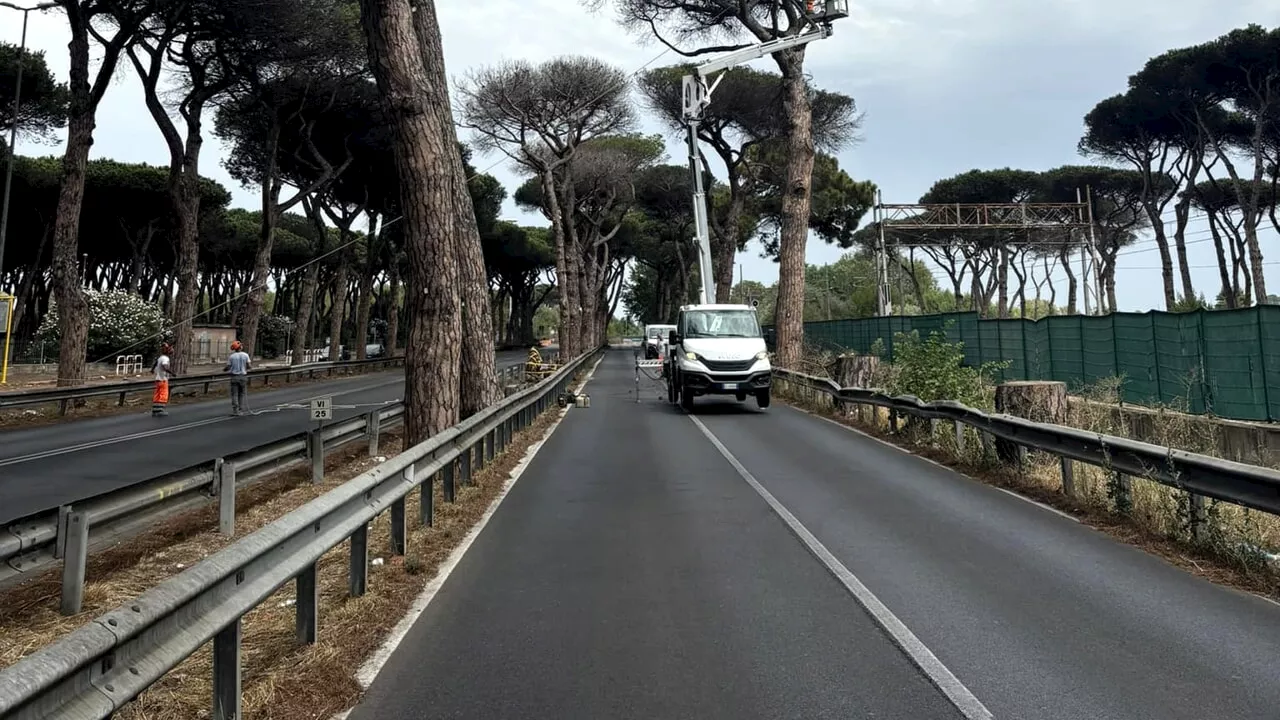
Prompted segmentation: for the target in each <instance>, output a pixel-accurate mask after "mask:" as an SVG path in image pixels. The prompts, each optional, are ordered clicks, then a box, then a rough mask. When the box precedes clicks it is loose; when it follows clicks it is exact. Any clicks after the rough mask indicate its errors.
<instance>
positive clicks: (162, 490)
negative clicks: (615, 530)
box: [0, 364, 527, 614]
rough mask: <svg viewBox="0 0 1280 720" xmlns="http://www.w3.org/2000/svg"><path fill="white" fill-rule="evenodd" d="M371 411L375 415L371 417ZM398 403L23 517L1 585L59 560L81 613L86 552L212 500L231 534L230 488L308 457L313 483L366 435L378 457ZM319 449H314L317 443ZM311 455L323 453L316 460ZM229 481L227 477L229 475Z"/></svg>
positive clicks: (5, 540) (518, 370) (521, 375)
mask: <svg viewBox="0 0 1280 720" xmlns="http://www.w3.org/2000/svg"><path fill="white" fill-rule="evenodd" d="M497 375H498V381H499V383H500V384H501V385H502V386H503V388H504V391H505V392H510V391H511V390H512V388H513V387H518V385H514V384H516V383H525V382H527V377H526V374H525V366H524V364H519V365H510V366H508V367H505V368H502V369H500V370H499V371H498V374H497ZM375 414H376V417H375ZM403 414H404V407H403V405H402V404H401V403H398V402H397V403H387V404H386V405H384V406H383V407H380V408H378V409H377V410H375V411H371V412H368V413H364V414H362V415H360V416H358V417H354V418H350V419H347V420H343V421H340V422H336V423H333V424H332V425H328V426H326V427H324V428H323V429H321V430H310V431H308V432H304V433H299V434H297V435H293V436H291V437H288V438H284V439H282V440H277V441H275V442H270V443H266V444H264V445H260V446H257V447H254V448H252V449H250V450H246V451H244V452H242V453H238V454H236V455H232V456H228V457H225V458H217V459H213V460H207V461H204V462H200V463H196V464H194V465H191V466H190V467H187V468H184V469H182V470H179V471H176V472H173V473H169V474H166V475H162V476H159V477H154V478H149V479H147V480H143V481H142V482H139V483H137V484H134V485H129V486H127V487H123V488H119V489H116V490H112V491H110V492H106V493H102V494H100V495H96V496H93V497H89V498H85V499H83V500H79V501H76V502H74V503H71V504H69V505H63V506H61V507H59V508H57V509H50V510H46V511H44V512H40V513H36V514H34V515H28V516H26V517H24V518H20V519H17V520H14V521H11V522H10V523H8V524H7V525H6V526H5V527H3V528H0V588H3V587H7V586H9V585H12V584H14V583H19V582H22V581H23V580H25V579H27V578H30V577H34V576H35V575H38V574H40V573H42V572H44V571H46V570H48V569H49V568H50V567H53V566H55V565H57V564H58V562H59V561H62V565H63V573H62V603H61V607H62V611H63V613H64V614H75V613H77V612H79V611H80V606H81V601H82V598H83V594H84V579H85V565H86V562H87V558H88V555H89V553H90V551H92V550H96V549H99V548H101V547H104V546H107V545H110V544H112V543H114V542H117V541H119V540H121V539H124V538H127V537H128V536H130V535H131V534H136V532H137V531H140V530H143V529H145V528H147V527H148V526H150V525H151V524H153V523H155V522H157V521H162V520H164V519H165V518H168V517H172V516H173V515H175V514H178V513H182V512H186V511H188V510H190V509H192V508H195V507H199V506H201V505H203V504H206V503H208V502H210V501H217V502H218V503H219V505H220V506H221V512H220V516H221V523H220V525H221V529H222V531H223V532H224V533H226V534H233V533H234V522H235V490H236V488H241V487H245V486H246V485H248V484H251V483H253V482H256V481H258V480H261V479H264V478H267V477H270V476H272V475H274V474H276V473H278V472H281V471H283V470H287V469H291V468H293V467H295V466H297V465H300V464H303V463H305V462H307V461H308V460H310V461H311V464H312V480H313V482H321V481H323V480H324V462H323V458H324V456H325V454H327V453H330V452H332V451H334V450H336V449H338V448H340V447H344V446H346V445H348V444H350V443H352V442H356V441H358V440H363V439H366V438H367V439H368V440H369V454H370V456H373V455H376V454H377V447H378V435H379V432H380V430H381V429H385V428H390V427H394V426H396V425H399V424H400V423H401V422H402V416H403ZM317 442H320V443H321V445H320V446H319V447H320V453H319V454H318V455H317V454H316V450H315V449H316V447H317V445H316V443H317ZM316 458H320V459H319V461H317V460H316ZM232 469H233V470H232ZM229 476H231V480H230V481H228V479H227V478H228V477H229Z"/></svg>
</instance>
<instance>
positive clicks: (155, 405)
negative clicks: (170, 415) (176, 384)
mask: <svg viewBox="0 0 1280 720" xmlns="http://www.w3.org/2000/svg"><path fill="white" fill-rule="evenodd" d="M168 404H169V381H168V380H157V381H156V391H155V393H153V394H152V395H151V412H153V413H159V412H163V411H164V409H165V406H167V405H168Z"/></svg>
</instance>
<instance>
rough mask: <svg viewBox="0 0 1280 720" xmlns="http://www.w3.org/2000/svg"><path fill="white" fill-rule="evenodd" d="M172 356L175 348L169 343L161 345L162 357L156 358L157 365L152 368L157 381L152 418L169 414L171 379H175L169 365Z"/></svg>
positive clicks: (152, 402) (152, 403) (152, 405)
mask: <svg viewBox="0 0 1280 720" xmlns="http://www.w3.org/2000/svg"><path fill="white" fill-rule="evenodd" d="M171 355H173V346H172V345H170V344H169V343H165V344H163V345H161V346H160V356H159V357H157V358H156V364H155V365H154V366H152V368H151V369H152V371H153V372H154V373H155V379H156V391H155V393H154V394H153V395H152V396H151V416H152V417H164V416H165V415H168V414H169V410H168V407H169V378H171V377H173V369H172V368H171V367H170V364H169V357H170V356H171Z"/></svg>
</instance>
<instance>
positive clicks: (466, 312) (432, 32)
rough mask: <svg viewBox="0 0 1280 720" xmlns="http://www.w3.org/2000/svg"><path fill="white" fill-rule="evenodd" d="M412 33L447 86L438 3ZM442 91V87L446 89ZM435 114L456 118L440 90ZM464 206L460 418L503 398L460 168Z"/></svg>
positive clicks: (459, 249)
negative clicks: (437, 13)
mask: <svg viewBox="0 0 1280 720" xmlns="http://www.w3.org/2000/svg"><path fill="white" fill-rule="evenodd" d="M413 29H414V32H415V34H416V35H417V37H418V46H419V48H420V50H421V53H422V64H423V67H425V68H427V69H428V72H431V71H432V69H433V68H434V69H436V70H438V72H439V74H440V79H441V82H444V48H443V47H442V45H441V40H440V22H439V19H438V18H437V16H436V8H435V3H434V2H419V3H418V5H417V7H416V10H415V12H414V13H413ZM441 87H444V86H443V85H442V86H441ZM435 94H436V102H437V103H439V105H438V106H436V107H433V110H435V111H437V112H443V113H444V117H452V112H453V111H452V109H451V108H450V105H449V94H448V93H447V92H436V93H435ZM445 129H447V131H448V132H447V133H446V136H445V137H443V138H442V139H444V140H447V141H449V142H451V143H454V144H455V146H456V144H457V140H458V136H457V130H456V129H455V126H454V124H453V123H452V122H449V123H447V125H446V128H445ZM459 168H460V172H461V175H460V177H461V180H462V183H463V189H464V194H465V195H466V202H465V203H463V204H462V206H460V207H459V208H458V209H457V211H456V212H454V213H453V220H454V223H455V227H454V232H453V243H454V248H453V252H454V256H455V258H456V262H457V263H458V282H459V283H460V285H459V289H460V290H461V300H462V307H463V314H462V366H461V367H460V368H459V373H460V374H461V377H460V385H459V390H460V393H461V396H460V406H459V413H460V415H461V417H463V418H465V417H469V416H471V415H474V414H475V413H477V412H479V411H481V410H483V409H485V408H487V407H489V406H490V405H492V404H493V403H495V402H497V401H498V400H499V399H500V398H501V397H502V388H501V387H499V385H498V380H497V370H496V365H495V358H494V354H493V343H494V332H493V328H494V324H493V312H492V309H491V307H490V304H489V276H488V272H487V271H486V270H485V266H484V249H483V248H482V247H481V245H480V232H479V229H478V228H477V226H476V218H475V207H474V205H473V204H472V203H471V201H470V195H469V194H467V193H466V192H465V188H466V181H467V178H466V174H465V169H461V165H460V166H459Z"/></svg>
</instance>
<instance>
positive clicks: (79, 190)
mask: <svg viewBox="0 0 1280 720" xmlns="http://www.w3.org/2000/svg"><path fill="white" fill-rule="evenodd" d="M89 5H90V3H87V2H79V1H76V2H63V3H61V6H62V9H63V10H64V11H65V12H66V13H67V24H68V26H69V27H70V30H71V42H70V43H68V46H67V47H68V49H69V51H70V64H69V71H68V80H69V82H68V83H67V87H68V90H69V91H70V105H69V107H68V110H67V146H66V149H65V150H64V151H63V155H62V182H61V183H60V185H59V188H58V210H57V217H56V219H55V220H54V225H53V253H52V259H51V266H52V267H51V270H52V272H51V277H52V284H53V296H54V301H55V302H57V304H58V333H59V338H60V339H59V346H58V386H59V387H67V386H73V385H83V384H84V381H85V361H86V360H87V359H88V358H87V354H88V347H89V301H88V299H87V298H86V297H85V294H84V289H83V288H82V287H81V284H80V268H79V255H80V211H81V209H82V208H83V207H84V183H85V173H86V170H87V165H88V162H89V148H90V147H91V146H92V145H93V131H94V128H95V127H96V124H97V120H96V115H97V111H98V103H99V102H100V101H101V100H102V95H103V93H105V92H106V88H107V85H108V84H109V83H110V81H111V78H112V76H114V74H115V69H116V63H117V61H118V60H119V59H120V52H121V50H122V49H123V47H124V44H125V42H127V39H128V33H127V32H126V30H125V29H124V27H123V25H121V27H120V29H119V30H118V31H117V34H116V36H115V37H114V38H112V40H111V41H110V42H108V43H107V45H106V46H105V48H104V53H103V57H102V60H101V62H100V63H99V65H98V72H97V75H96V77H95V78H93V79H92V80H91V79H90V77H89V24H90V23H91V22H92V17H91V12H90V8H89V7H88V6H89Z"/></svg>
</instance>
